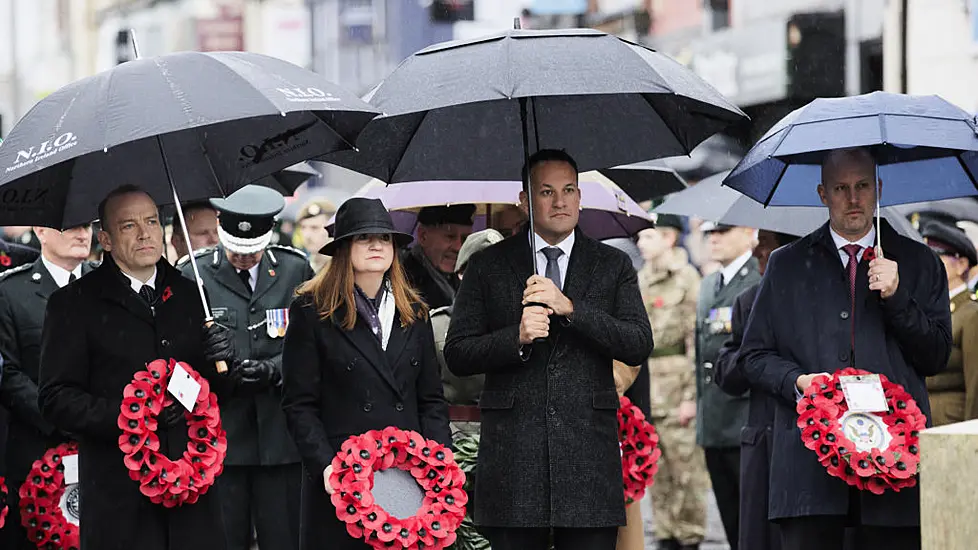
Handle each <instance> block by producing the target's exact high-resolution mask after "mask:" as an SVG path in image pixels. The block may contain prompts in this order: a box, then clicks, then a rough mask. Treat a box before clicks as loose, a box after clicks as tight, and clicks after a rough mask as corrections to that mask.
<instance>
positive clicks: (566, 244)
mask: <svg viewBox="0 0 978 550" xmlns="http://www.w3.org/2000/svg"><path fill="white" fill-rule="evenodd" d="M536 237H537V239H536V241H537V249H536V259H537V274H538V275H542V276H544V277H546V274H547V256H545V255H544V253H543V249H544V248H547V247H549V246H550V244H548V243H547V241H545V240H543V237H541V236H540V235H537V236H536ZM556 246H557V248H559V249H561V250H562V251H563V252H564V253H563V254H561V255H560V257H559V258H557V267H559V268H560V288H561V289H563V288H564V281H565V280H567V266H568V265H570V255H571V250H573V249H574V232H573V231H571V234H570V235H568V236H567V238H565V239H564V240H562V241H560V242H559V243H557V245H556Z"/></svg>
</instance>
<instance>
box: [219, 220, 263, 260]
mask: <svg viewBox="0 0 978 550" xmlns="http://www.w3.org/2000/svg"><path fill="white" fill-rule="evenodd" d="M217 237H218V239H220V240H221V244H222V245H224V248H226V249H228V251H230V252H231V253H232V254H254V253H256V252H260V251H262V250H265V247H267V246H268V245H269V243H271V242H272V232H271V231H269V232H267V233H265V234H264V235H261V236H258V237H254V238H251V239H245V238H242V237H235V236H234V235H232V234H230V233H228V232H227V231H225V230H224V228H223V227H221V226H220V225H218V226H217Z"/></svg>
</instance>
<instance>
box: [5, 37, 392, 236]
mask: <svg viewBox="0 0 978 550" xmlns="http://www.w3.org/2000/svg"><path fill="white" fill-rule="evenodd" d="M377 113H378V110H377V109H376V108H374V107H371V106H370V105H368V104H366V103H364V102H363V101H361V100H360V99H359V98H357V97H356V96H355V95H353V94H352V93H350V92H347V91H344V90H343V89H341V88H340V87H338V86H336V85H335V84H332V83H330V82H329V81H327V80H325V79H323V77H321V76H320V75H318V74H316V73H313V72H311V71H307V70H305V69H303V68H301V67H298V66H296V65H293V64H291V63H288V62H286V61H282V60H279V59H275V58H273V57H267V56H263V55H259V54H252V53H244V52H208V53H200V52H181V53H175V54H169V55H164V56H160V57H156V58H148V59H138V60H135V61H130V62H128V63H124V64H122V65H119V66H117V67H114V68H112V69H110V70H108V71H105V72H102V73H100V74H97V75H95V76H92V77H89V78H84V79H82V80H79V81H76V82H74V83H72V84H69V85H67V86H65V87H63V88H61V89H59V90H58V91H56V92H54V93H52V94H51V95H49V96H47V97H45V98H44V99H42V100H41V101H40V102H39V103H38V104H37V105H35V106H34V108H32V109H31V110H30V111H29V112H28V113H27V115H25V116H24V118H23V119H21V120H20V121H19V122H18V123H17V125H16V126H14V128H13V129H12V130H11V132H10V134H9V135H8V136H7V139H6V140H4V142H3V144H2V145H0V168H2V170H0V225H44V226H49V227H56V228H64V227H71V226H73V225H77V224H81V223H85V222H89V221H91V220H93V219H94V218H95V217H96V211H97V208H96V207H97V205H98V202H99V201H100V200H101V199H102V198H103V197H104V196H105V195H106V194H107V193H108V192H109V191H111V190H112V189H115V188H116V187H118V186H120V185H122V184H136V185H138V186H139V187H141V188H142V189H144V190H146V191H147V192H148V193H149V194H150V195H151V196H152V197H153V198H154V199H155V200H156V201H157V203H159V204H167V203H172V202H173V189H172V188H171V182H172V184H173V186H174V187H175V189H176V191H178V192H179V195H180V198H181V200H184V201H193V200H199V199H205V198H209V197H221V196H226V195H229V194H231V193H233V192H234V191H235V190H237V189H239V188H241V187H243V186H245V185H247V184H248V183H250V182H253V181H256V180H258V179H260V178H262V177H264V176H267V175H269V174H273V173H275V172H278V171H279V170H282V169H285V168H287V167H289V166H292V165H294V164H296V163H297V162H300V161H304V160H306V159H309V158H312V157H315V156H319V155H323V154H326V153H329V152H332V151H336V150H339V149H348V148H350V147H351V144H352V143H353V142H355V141H356V138H357V136H358V134H359V133H360V131H361V130H362V129H363V127H364V126H365V125H366V124H367V122H368V121H370V119H372V118H373V117H375V116H376V115H377Z"/></svg>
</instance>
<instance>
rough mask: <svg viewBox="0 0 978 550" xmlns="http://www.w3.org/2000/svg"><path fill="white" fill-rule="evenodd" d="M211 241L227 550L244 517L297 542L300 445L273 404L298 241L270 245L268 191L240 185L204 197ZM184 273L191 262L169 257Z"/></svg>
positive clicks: (241, 546)
mask: <svg viewBox="0 0 978 550" xmlns="http://www.w3.org/2000/svg"><path fill="white" fill-rule="evenodd" d="M211 205H212V206H213V207H214V208H215V209H216V210H217V211H218V222H219V225H218V235H219V237H220V241H221V242H220V244H219V245H218V246H216V247H214V248H212V249H205V250H202V251H197V252H196V253H195V255H196V257H197V265H198V268H199V269H200V276H201V278H202V279H203V281H204V287H205V288H206V289H207V291H208V293H209V295H210V300H211V308H212V311H213V314H214V318H215V319H216V320H217V322H218V323H220V324H222V325H224V326H226V327H228V328H229V329H231V330H232V331H233V332H234V339H235V363H236V365H235V366H236V367H239V368H233V369H232V370H231V378H232V380H233V381H234V383H235V390H234V393H233V395H232V397H231V398H230V399H228V400H226V401H222V402H221V417H222V419H223V421H224V429H225V430H227V437H228V454H227V459H226V460H225V469H224V473H223V474H222V475H221V477H220V478H219V479H218V482H217V483H218V492H219V495H220V498H221V508H222V512H223V515H224V526H225V534H226V537H227V544H228V545H227V548H228V550H247V549H248V548H249V547H250V544H251V534H252V522H253V521H254V526H255V528H256V530H257V533H258V543H259V546H260V547H261V548H262V550H279V549H280V550H294V549H297V548H298V547H299V492H300V484H301V475H302V470H301V466H300V464H299V454H298V451H297V450H296V448H295V445H294V443H293V442H292V439H291V438H290V437H289V435H288V432H287V430H286V426H285V415H284V414H283V413H282V408H281V404H280V403H281V400H282V392H281V384H282V375H281V369H282V344H283V342H284V336H285V330H286V327H287V326H288V321H289V319H288V307H289V304H290V302H291V300H292V296H293V295H294V293H295V289H296V287H298V286H299V285H300V284H302V283H303V282H305V281H306V280H308V279H311V278H312V276H313V272H312V268H311V267H310V265H309V262H308V260H307V259H306V256H305V254H303V253H302V252H301V251H298V250H295V249H292V248H288V247H284V246H278V245H270V244H269V242H270V240H271V236H272V230H273V228H274V224H275V215H276V214H278V213H279V212H280V211H281V210H282V209H283V208H284V207H285V200H284V199H283V198H282V195H280V194H279V193H278V192H277V191H274V190H272V189H269V188H266V187H260V186H256V185H249V186H247V187H244V188H242V189H241V190H239V191H237V192H236V193H234V194H233V195H231V196H230V197H228V198H227V199H212V200H211ZM178 267H179V268H180V269H181V270H182V271H183V273H184V275H186V276H188V277H191V278H192V277H193V270H192V267H191V265H190V262H188V261H186V260H184V261H182V262H181V263H180V264H179V266H178Z"/></svg>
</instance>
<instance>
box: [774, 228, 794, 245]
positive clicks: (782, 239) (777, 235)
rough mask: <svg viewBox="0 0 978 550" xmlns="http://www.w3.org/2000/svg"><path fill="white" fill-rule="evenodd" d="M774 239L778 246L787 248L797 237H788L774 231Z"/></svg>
mask: <svg viewBox="0 0 978 550" xmlns="http://www.w3.org/2000/svg"><path fill="white" fill-rule="evenodd" d="M773 233H774V238H775V239H776V240H777V241H778V246H779V247H782V246H787V245H789V244H791V243H793V242H795V241H797V240H798V237H796V236H794V235H789V234H788V233H779V232H777V231H774V232H773Z"/></svg>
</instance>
